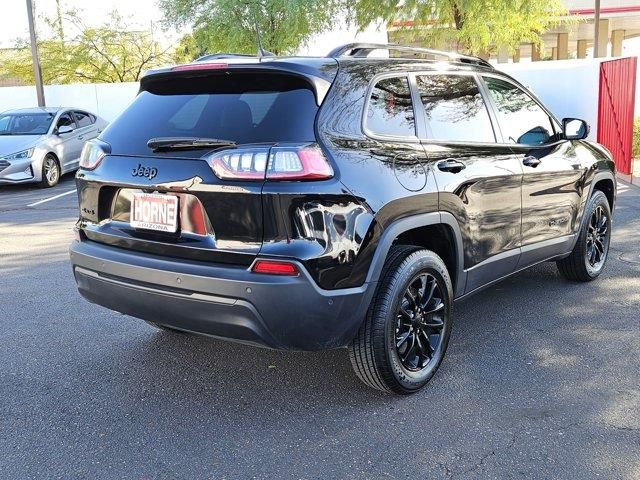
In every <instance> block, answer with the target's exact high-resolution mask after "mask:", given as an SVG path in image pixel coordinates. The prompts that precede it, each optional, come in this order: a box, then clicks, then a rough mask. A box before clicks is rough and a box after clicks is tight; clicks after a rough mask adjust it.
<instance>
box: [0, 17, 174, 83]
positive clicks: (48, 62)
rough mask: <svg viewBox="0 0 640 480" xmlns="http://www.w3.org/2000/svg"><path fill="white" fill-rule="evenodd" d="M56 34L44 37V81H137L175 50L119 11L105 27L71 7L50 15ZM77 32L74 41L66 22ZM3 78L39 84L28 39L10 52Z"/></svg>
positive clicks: (48, 21)
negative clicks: (163, 45) (92, 23)
mask: <svg viewBox="0 0 640 480" xmlns="http://www.w3.org/2000/svg"><path fill="white" fill-rule="evenodd" d="M44 20H45V22H46V24H47V26H48V27H49V30H50V31H53V32H56V37H55V38H48V39H43V40H40V41H38V48H39V51H40V59H41V67H42V76H43V81H44V83H46V84H62V83H72V82H81V83H82V82H86V83H94V82H105V83H111V82H133V81H137V80H138V79H139V78H140V76H141V74H142V73H143V72H144V71H145V70H148V69H150V68H153V67H155V66H159V65H163V64H166V63H170V62H171V61H172V58H171V56H170V55H169V49H163V48H161V47H160V45H159V44H158V43H157V42H156V41H154V39H153V35H152V32H146V31H133V30H131V28H130V27H129V25H128V24H127V22H126V21H125V19H124V18H123V17H121V16H120V15H119V14H118V13H117V12H112V13H111V15H110V16H109V18H108V19H107V20H106V21H105V23H104V24H103V25H102V26H99V27H89V26H87V25H86V24H85V23H84V21H83V20H82V18H81V15H80V14H79V13H78V12H75V11H70V12H66V13H64V14H63V15H61V14H57V15H56V17H55V18H53V19H49V18H45V19H44ZM63 21H64V22H65V24H66V25H67V26H68V27H71V28H70V29H71V30H72V31H73V32H74V36H73V37H72V38H70V39H69V40H66V39H65V35H66V33H67V31H68V30H69V29H68V28H67V30H63V28H62V25H61V24H62V22H63ZM3 60H4V61H3V65H2V71H0V78H3V77H4V78H18V79H20V80H22V81H23V82H25V83H33V81H34V80H33V68H32V66H31V52H30V49H29V43H28V40H18V41H17V44H16V48H15V49H13V50H12V51H10V52H9V53H8V54H5V56H4V59H3Z"/></svg>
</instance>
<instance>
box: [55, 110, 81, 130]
mask: <svg viewBox="0 0 640 480" xmlns="http://www.w3.org/2000/svg"><path fill="white" fill-rule="evenodd" d="M56 126H57V127H58V128H60V127H66V126H70V127H73V128H76V124H75V122H74V121H73V118H71V115H70V114H69V113H63V114H62V115H61V116H60V118H59V119H58V124H57V125H56Z"/></svg>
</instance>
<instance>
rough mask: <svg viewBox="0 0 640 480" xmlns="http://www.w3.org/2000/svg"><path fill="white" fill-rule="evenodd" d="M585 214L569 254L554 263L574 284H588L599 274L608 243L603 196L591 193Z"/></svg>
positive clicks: (608, 212)
mask: <svg viewBox="0 0 640 480" xmlns="http://www.w3.org/2000/svg"><path fill="white" fill-rule="evenodd" d="M584 212H585V213H584V214H585V218H584V221H583V222H582V226H581V227H580V234H579V236H578V240H577V242H576V244H575V246H574V247H573V250H572V251H571V254H570V255H569V256H568V257H566V258H563V259H562V260H558V261H557V262H556V265H557V266H558V270H559V271H560V273H561V274H562V276H563V277H565V278H566V279H568V280H572V281H574V282H590V281H591V280H593V279H595V278H597V277H598V276H599V275H600V274H601V273H602V271H603V270H604V266H605V264H606V262H607V257H608V254H609V243H610V242H611V208H610V206H609V201H608V200H607V197H606V195H605V194H604V193H603V192H601V191H599V190H596V191H594V192H593V195H592V196H591V198H590V199H589V202H588V203H587V206H586V208H585V211H584Z"/></svg>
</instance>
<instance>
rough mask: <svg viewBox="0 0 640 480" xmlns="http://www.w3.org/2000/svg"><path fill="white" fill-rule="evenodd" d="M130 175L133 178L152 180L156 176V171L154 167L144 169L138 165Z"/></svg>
mask: <svg viewBox="0 0 640 480" xmlns="http://www.w3.org/2000/svg"><path fill="white" fill-rule="evenodd" d="M131 175H133V176H134V177H146V178H148V179H149V180H153V179H154V178H155V176H156V175H158V169H157V168H155V167H145V166H144V165H142V164H141V163H139V164H138V166H137V167H136V168H134V169H133V171H132V172H131Z"/></svg>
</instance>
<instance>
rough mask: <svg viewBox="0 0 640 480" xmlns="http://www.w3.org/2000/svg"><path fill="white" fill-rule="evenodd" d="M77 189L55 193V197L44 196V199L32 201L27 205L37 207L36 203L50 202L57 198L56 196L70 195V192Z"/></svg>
mask: <svg viewBox="0 0 640 480" xmlns="http://www.w3.org/2000/svg"><path fill="white" fill-rule="evenodd" d="M75 191H76V189H75V188H74V189H73V190H69V191H68V192H64V193H61V194H59V195H54V196H53V197H49V198H44V199H42V200H38V201H37V202H34V203H30V204H29V205H27V207H35V206H36V205H40V204H42V203H46V202H50V201H51V200H55V199H56V198H60V197H64V196H65V195H69V194H70V193H74V192H75Z"/></svg>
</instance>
